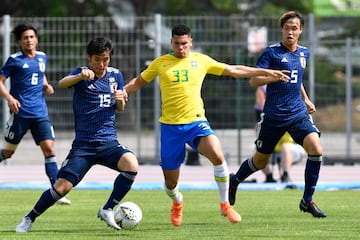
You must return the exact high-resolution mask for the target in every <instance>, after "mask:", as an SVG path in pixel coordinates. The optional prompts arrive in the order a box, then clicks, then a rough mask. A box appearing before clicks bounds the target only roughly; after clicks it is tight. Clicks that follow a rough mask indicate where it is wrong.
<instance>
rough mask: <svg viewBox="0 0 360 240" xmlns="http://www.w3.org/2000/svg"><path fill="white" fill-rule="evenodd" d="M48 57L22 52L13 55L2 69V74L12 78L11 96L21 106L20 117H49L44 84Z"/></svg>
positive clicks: (43, 54)
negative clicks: (32, 55)
mask: <svg viewBox="0 0 360 240" xmlns="http://www.w3.org/2000/svg"><path fill="white" fill-rule="evenodd" d="M46 62H47V56H46V54H45V53H43V52H40V51H36V55H35V57H34V58H29V57H28V56H26V55H24V54H23V53H22V52H17V53H14V54H12V55H11V56H10V57H9V58H8V59H7V61H6V63H5V65H4V66H3V67H2V68H1V70H0V74H2V75H4V76H5V77H6V78H8V77H10V94H11V95H12V96H13V97H14V98H15V99H17V100H18V101H19V102H20V104H21V107H20V111H19V113H18V115H19V116H21V117H23V118H42V117H46V116H47V115H48V110H47V106H46V102H45V97H44V91H43V84H44V76H45V68H46Z"/></svg>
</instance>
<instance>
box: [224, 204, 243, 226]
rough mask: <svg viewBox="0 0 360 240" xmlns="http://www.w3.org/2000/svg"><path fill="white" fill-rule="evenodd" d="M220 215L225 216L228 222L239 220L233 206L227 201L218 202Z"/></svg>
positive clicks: (238, 215) (239, 217)
mask: <svg viewBox="0 0 360 240" xmlns="http://www.w3.org/2000/svg"><path fill="white" fill-rule="evenodd" d="M220 208H221V215H223V216H226V217H227V218H228V219H229V221H230V222H232V223H237V222H241V216H240V214H238V213H237V212H236V211H235V209H234V207H233V206H230V204H229V202H224V203H220Z"/></svg>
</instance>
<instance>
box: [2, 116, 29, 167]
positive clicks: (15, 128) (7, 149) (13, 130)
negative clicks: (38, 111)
mask: <svg viewBox="0 0 360 240" xmlns="http://www.w3.org/2000/svg"><path fill="white" fill-rule="evenodd" d="M30 124H31V121H28V120H27V119H24V118H21V117H19V116H17V115H16V114H14V113H12V114H11V115H10V118H9V119H8V120H7V122H6V123H5V129H4V140H5V143H4V146H3V148H2V149H0V162H2V161H3V160H6V159H8V158H11V157H12V155H13V154H14V153H15V151H16V149H17V147H18V145H19V143H20V141H21V139H22V138H23V137H24V135H25V133H26V131H27V130H28V129H29V126H30Z"/></svg>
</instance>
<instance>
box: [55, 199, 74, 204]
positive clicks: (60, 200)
mask: <svg viewBox="0 0 360 240" xmlns="http://www.w3.org/2000/svg"><path fill="white" fill-rule="evenodd" d="M56 203H57V204H61V205H70V204H71V201H70V200H69V199H67V198H66V197H62V198H60V199H59V200H57V202H56Z"/></svg>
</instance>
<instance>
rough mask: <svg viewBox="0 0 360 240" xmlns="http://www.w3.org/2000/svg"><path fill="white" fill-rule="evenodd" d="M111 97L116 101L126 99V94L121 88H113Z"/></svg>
mask: <svg viewBox="0 0 360 240" xmlns="http://www.w3.org/2000/svg"><path fill="white" fill-rule="evenodd" d="M113 94H114V95H113V98H114V99H115V100H116V101H127V100H126V98H127V94H126V92H125V91H122V90H118V89H114V92H113Z"/></svg>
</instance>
